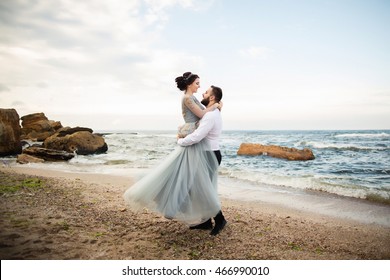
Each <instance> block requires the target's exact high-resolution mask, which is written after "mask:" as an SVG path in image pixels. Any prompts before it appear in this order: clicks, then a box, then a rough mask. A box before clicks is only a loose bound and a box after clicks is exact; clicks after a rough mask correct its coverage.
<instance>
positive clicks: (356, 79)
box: [0, 0, 390, 131]
mask: <svg viewBox="0 0 390 280" xmlns="http://www.w3.org/2000/svg"><path fill="white" fill-rule="evenodd" d="M389 15H390V1H388V0H382V1H380V0H365V1H362V0H328V1H325V0H294V1H293V0H274V1H269V0H240V1H237V0H234V1H233V0H110V1H106V0H90V1H79V0H50V1H48V0H0V108H15V109H16V110H17V112H18V114H19V116H20V117H22V116H24V115H27V114H32V113H38V112H43V113H45V115H46V116H47V117H48V118H49V119H50V120H56V121H61V123H62V125H63V126H71V127H74V126H84V127H90V128H92V129H93V130H95V131H105V130H155V129H158V130H160V129H164V130H175V129H176V128H177V127H178V126H179V125H180V124H182V123H183V120H182V116H181V105H180V104H181V98H182V95H183V93H182V92H180V91H179V89H177V87H176V83H175V81H174V80H175V78H176V77H177V76H180V75H182V74H183V73H184V72H187V71H191V72H193V73H196V74H198V75H199V76H200V85H201V88H200V89H199V90H198V92H197V93H196V94H195V96H196V97H197V98H198V99H201V98H202V93H204V92H205V91H206V90H207V89H208V88H209V86H210V85H215V86H219V87H221V88H222V90H223V94H224V96H223V102H224V106H223V109H222V116H223V122H224V129H225V130H236V129H245V130H279V129H296V130H301V129H303V130H309V129H319V130H323V129H351V130H353V129H390V16H389Z"/></svg>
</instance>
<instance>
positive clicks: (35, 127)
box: [21, 113, 62, 141]
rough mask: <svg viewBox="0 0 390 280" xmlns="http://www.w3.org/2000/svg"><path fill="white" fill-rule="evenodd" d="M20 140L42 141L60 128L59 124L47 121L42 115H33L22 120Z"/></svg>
mask: <svg viewBox="0 0 390 280" xmlns="http://www.w3.org/2000/svg"><path fill="white" fill-rule="evenodd" d="M21 119H22V136H21V138H22V139H31V140H34V141H44V140H45V139H46V138H47V137H49V136H51V135H53V134H54V133H56V131H57V130H59V129H60V128H62V125H61V122H58V121H52V120H49V119H48V118H47V117H46V116H45V114H44V113H35V114H30V115H26V116H23V117H22V118H21Z"/></svg>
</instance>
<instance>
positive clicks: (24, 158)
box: [16, 154, 45, 164]
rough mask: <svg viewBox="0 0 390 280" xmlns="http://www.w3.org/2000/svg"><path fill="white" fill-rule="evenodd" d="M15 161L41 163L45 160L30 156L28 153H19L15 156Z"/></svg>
mask: <svg viewBox="0 0 390 280" xmlns="http://www.w3.org/2000/svg"><path fill="white" fill-rule="evenodd" d="M16 162H17V163H21V164H26V163H42V162H45V160H44V159H42V158H37V157H34V156H30V155H28V154H20V155H18V157H17V158H16Z"/></svg>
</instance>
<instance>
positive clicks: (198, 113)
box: [184, 97, 220, 118]
mask: <svg viewBox="0 0 390 280" xmlns="http://www.w3.org/2000/svg"><path fill="white" fill-rule="evenodd" d="M184 104H185V105H186V106H187V108H188V109H190V110H191V112H192V113H194V114H195V115H196V116H197V117H198V118H202V117H203V116H204V114H206V113H207V112H210V111H214V110H215V109H217V108H218V107H219V106H220V104H218V103H216V104H214V105H213V106H210V107H209V108H205V109H203V110H202V109H201V108H199V106H198V105H196V103H195V102H194V100H192V99H191V98H187V97H185V99H184Z"/></svg>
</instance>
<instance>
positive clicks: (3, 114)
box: [0, 109, 22, 156]
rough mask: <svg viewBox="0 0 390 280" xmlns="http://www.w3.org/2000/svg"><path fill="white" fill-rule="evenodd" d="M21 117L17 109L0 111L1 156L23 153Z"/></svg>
mask: <svg viewBox="0 0 390 280" xmlns="http://www.w3.org/2000/svg"><path fill="white" fill-rule="evenodd" d="M20 133H21V132H20V124H19V115H18V113H17V112H16V110H15V109H0V156H9V155H16V154H20V153H21V152H22V144H21V142H20Z"/></svg>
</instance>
